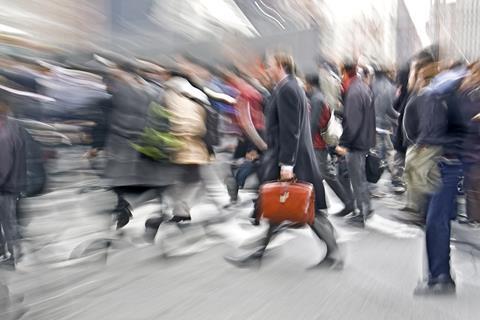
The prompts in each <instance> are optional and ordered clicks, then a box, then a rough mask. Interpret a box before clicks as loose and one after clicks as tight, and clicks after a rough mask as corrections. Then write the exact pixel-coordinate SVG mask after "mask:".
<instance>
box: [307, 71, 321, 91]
mask: <svg viewBox="0 0 480 320" xmlns="http://www.w3.org/2000/svg"><path fill="white" fill-rule="evenodd" d="M305 81H306V83H307V84H309V85H311V86H312V87H315V88H320V79H319V78H318V74H315V73H309V74H307V75H306V76H305Z"/></svg>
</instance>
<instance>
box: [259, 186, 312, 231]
mask: <svg viewBox="0 0 480 320" xmlns="http://www.w3.org/2000/svg"><path fill="white" fill-rule="evenodd" d="M257 212H258V215H259V217H258V218H260V217H262V218H265V219H268V220H269V221H270V222H272V223H276V224H281V223H283V222H286V221H289V222H294V223H300V224H309V225H312V224H313V222H314V219H315V192H314V188H313V185H312V184H311V183H308V182H300V181H296V180H292V181H274V182H268V183H265V184H263V185H262V186H261V187H260V190H259V210H258V211H257Z"/></svg>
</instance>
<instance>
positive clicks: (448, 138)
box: [407, 67, 471, 295]
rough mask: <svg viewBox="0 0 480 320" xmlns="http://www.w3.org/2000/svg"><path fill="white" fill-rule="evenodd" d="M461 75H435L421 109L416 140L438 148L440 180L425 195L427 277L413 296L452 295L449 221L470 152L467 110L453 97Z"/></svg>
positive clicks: (459, 71) (460, 72)
mask: <svg viewBox="0 0 480 320" xmlns="http://www.w3.org/2000/svg"><path fill="white" fill-rule="evenodd" d="M464 74H465V70H464V68H463V67H459V68H454V69H451V70H447V71H445V72H443V73H441V74H440V75H438V76H437V78H436V79H434V80H433V81H432V83H431V84H430V86H429V90H428V92H427V93H426V94H427V95H429V96H430V99H428V100H427V101H426V103H425V105H424V106H423V107H422V108H423V109H424V111H423V112H422V114H423V115H424V117H425V120H426V121H424V122H422V123H421V124H420V126H421V128H420V133H419V138H418V141H419V143H420V144H422V145H423V144H428V145H433V146H435V145H438V146H441V149H440V156H441V157H440V158H438V160H437V161H436V163H435V167H436V168H438V169H437V170H438V171H439V176H440V177H439V178H440V181H439V183H438V185H437V187H436V188H435V190H433V192H432V193H431V194H429V195H428V199H429V201H428V207H427V212H426V227H425V237H426V245H427V260H428V278H427V279H426V280H425V281H423V282H421V283H420V284H419V285H418V286H417V287H416V289H415V294H417V295H429V294H453V293H455V282H454V280H453V278H452V275H451V271H450V236H451V223H450V221H451V220H453V219H455V217H456V216H457V195H458V189H457V188H458V183H459V181H460V179H461V176H462V175H463V168H464V158H465V155H467V154H468V153H470V152H471V150H470V147H469V146H468V144H465V138H466V133H467V132H468V130H467V128H468V122H466V121H465V120H467V118H468V117H466V115H467V114H468V109H466V108H463V107H462V106H461V105H459V103H458V99H457V97H456V94H455V93H456V91H457V90H458V87H459V85H460V84H461V81H462V77H463V76H464ZM407 108H408V107H407ZM425 134H427V135H428V136H425ZM465 147H466V149H465ZM428 175H431V174H430V172H429V173H428Z"/></svg>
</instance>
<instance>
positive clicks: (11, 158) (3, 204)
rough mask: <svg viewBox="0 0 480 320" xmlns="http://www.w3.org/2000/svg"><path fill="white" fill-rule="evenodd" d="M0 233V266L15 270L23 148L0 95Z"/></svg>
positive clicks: (22, 177)
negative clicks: (0, 248)
mask: <svg viewBox="0 0 480 320" xmlns="http://www.w3.org/2000/svg"><path fill="white" fill-rule="evenodd" d="M0 150H1V152H0V226H1V230H0V232H2V233H3V239H4V242H3V243H1V244H0V245H2V246H3V247H4V249H5V250H4V252H5V253H4V255H3V256H2V257H0V262H1V263H2V264H8V265H11V266H13V267H14V266H15V259H16V253H17V243H16V241H17V235H18V233H17V219H16V204H17V199H18V197H19V194H20V193H21V192H22V191H23V190H24V186H25V179H26V156H25V146H24V141H23V139H22V134H21V131H20V127H19V126H18V125H17V124H16V123H15V121H12V120H10V119H9V118H8V105H7V101H6V99H5V96H3V95H0Z"/></svg>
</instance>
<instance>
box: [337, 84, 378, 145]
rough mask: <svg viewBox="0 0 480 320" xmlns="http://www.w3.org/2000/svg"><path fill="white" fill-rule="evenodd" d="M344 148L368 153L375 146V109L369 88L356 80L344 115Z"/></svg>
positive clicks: (351, 88)
mask: <svg viewBox="0 0 480 320" xmlns="http://www.w3.org/2000/svg"><path fill="white" fill-rule="evenodd" d="M342 125H343V134H342V136H341V138H340V143H339V145H341V146H342V147H346V148H348V149H350V150H353V151H368V150H369V149H370V148H373V147H374V146H375V135H376V130H375V107H374V105H373V101H372V94H371V92H370V89H369V88H368V86H367V85H366V84H365V83H364V82H363V81H362V80H360V79H358V78H356V79H355V80H353V82H352V84H351V85H350V87H349V88H348V91H347V94H346V97H345V106H344V114H343V123H342Z"/></svg>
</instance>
